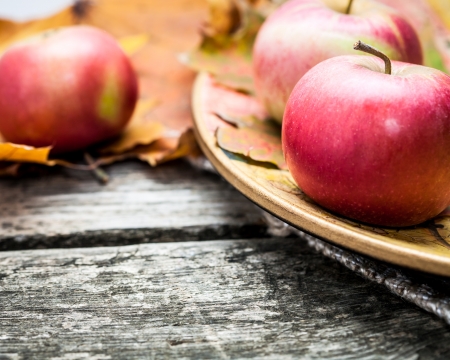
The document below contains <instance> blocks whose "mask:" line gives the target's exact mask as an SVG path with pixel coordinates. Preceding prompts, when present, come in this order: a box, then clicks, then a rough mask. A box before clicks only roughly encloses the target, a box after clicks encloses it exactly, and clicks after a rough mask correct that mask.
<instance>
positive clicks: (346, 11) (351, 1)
mask: <svg viewBox="0 0 450 360" xmlns="http://www.w3.org/2000/svg"><path fill="white" fill-rule="evenodd" d="M352 3H353V0H350V1H349V2H348V5H347V10H345V13H346V14H347V15H348V14H350V10H351V9H352Z"/></svg>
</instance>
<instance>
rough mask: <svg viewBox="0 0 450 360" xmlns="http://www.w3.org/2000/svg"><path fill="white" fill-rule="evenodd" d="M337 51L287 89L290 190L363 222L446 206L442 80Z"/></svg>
mask: <svg viewBox="0 0 450 360" xmlns="http://www.w3.org/2000/svg"><path fill="white" fill-rule="evenodd" d="M392 68H393V71H392V75H386V74H384V63H383V61H382V60H381V59H378V58H374V57H367V56H360V55H354V56H340V57H335V58H332V59H329V60H326V61H324V62H322V63H320V64H319V65H317V66H315V67H314V68H313V69H311V70H310V71H309V72H308V73H307V74H306V75H304V76H303V78H302V79H301V80H300V81H299V82H298V84H297V85H296V86H295V88H294V90H293V92H292V94H291V96H290V98H289V101H288V103H287V106H286V112H285V115H284V119H283V125H282V143H283V151H284V154H285V157H286V162H287V165H288V167H289V170H290V171H291V173H292V176H293V177H294V179H295V181H296V182H297V184H298V186H299V187H300V188H301V189H302V190H303V191H304V192H305V193H306V194H307V195H308V196H310V197H311V198H312V199H313V200H315V201H316V202H317V203H318V204H320V205H322V206H324V207H325V208H327V209H329V210H331V211H333V212H336V213H338V214H341V215H344V216H347V217H349V218H352V219H356V220H358V221H362V222H365V223H370V224H375V225H381V226H389V227H399V226H411V225H416V224H419V223H422V222H424V221H426V220H428V219H430V218H433V217H434V216H436V215H438V214H439V213H440V212H441V211H443V210H444V209H445V208H446V207H447V206H448V205H449V204H450V77H449V76H448V75H446V74H445V73H443V72H440V71H439V70H436V69H431V68H427V67H424V66H418V65H412V64H406V63H402V62H396V61H393V62H392Z"/></svg>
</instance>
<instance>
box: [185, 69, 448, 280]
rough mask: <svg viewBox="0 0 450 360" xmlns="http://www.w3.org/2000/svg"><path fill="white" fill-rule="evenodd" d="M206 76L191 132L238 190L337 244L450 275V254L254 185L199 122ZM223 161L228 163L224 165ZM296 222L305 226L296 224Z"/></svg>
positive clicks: (197, 93) (197, 92)
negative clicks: (331, 218)
mask: <svg viewBox="0 0 450 360" xmlns="http://www.w3.org/2000/svg"><path fill="white" fill-rule="evenodd" d="M209 76H211V75H210V74H209V73H207V72H200V73H198V74H197V76H196V78H195V81H194V85H193V91H192V98H191V104H192V113H193V121H194V134H195V137H196V139H197V142H198V144H199V146H200V148H201V150H202V151H203V153H204V154H205V155H206V157H207V158H208V160H209V161H211V163H212V164H213V165H214V167H215V168H216V170H217V171H218V172H219V173H220V175H221V176H223V177H224V178H225V179H226V180H227V181H228V182H229V183H230V184H231V185H232V186H233V187H235V188H236V189H237V190H238V191H239V192H240V193H242V194H243V195H244V196H246V197H247V198H249V199H250V200H251V201H252V202H254V203H255V204H256V205H258V206H259V207H261V208H262V209H264V210H266V211H268V212H269V213H271V214H272V215H274V216H276V217H278V218H280V219H281V220H282V221H285V222H287V223H289V224H290V225H292V226H293V227H295V228H298V229H299V230H302V231H305V232H307V233H310V234H312V235H313V236H317V237H319V238H321V239H323V240H325V241H327V242H330V243H332V244H335V245H337V246H341V247H344V248H347V249H350V250H352V251H356V252H358V253H360V254H363V255H367V256H369V257H373V258H375V259H377V260H381V261H386V262H389V263H391V264H394V265H400V266H404V267H407V268H410V269H414V270H420V271H424V272H427V273H431V274H435V275H440V276H447V277H448V276H450V257H445V256H441V255H437V254H432V253H427V252H423V251H419V250H417V249H413V248H408V247H405V246H400V245H397V244H393V243H389V242H386V241H383V240H381V239H377V237H375V236H368V235H366V234H362V233H357V232H356V231H354V230H351V229H348V228H345V227H343V226H340V225H339V224H334V223H332V222H327V221H326V220H325V219H322V218H319V217H315V216H313V215H311V214H308V213H306V212H303V211H302V210H301V209H300V208H298V207H295V206H292V205H290V204H289V203H288V201H286V200H284V199H275V195H274V194H273V193H271V192H270V191H269V190H267V189H266V188H264V187H259V188H258V187H257V185H258V184H256V183H255V182H254V181H252V179H251V178H250V177H249V176H248V175H247V174H245V173H244V172H242V171H241V170H240V169H238V167H237V166H236V165H235V164H233V161H232V160H231V159H229V158H228V157H227V156H226V154H225V153H224V152H223V150H222V149H220V148H219V147H218V146H217V145H216V143H215V141H213V139H214V140H215V138H214V137H212V136H211V135H210V132H209V130H208V129H207V128H206V125H205V124H206V123H205V121H202V119H203V113H202V111H201V108H202V105H201V104H202V103H201V89H202V87H201V85H202V83H203V82H205V80H206V79H207V78H208V77H209ZM225 164H228V166H226V165H225ZM294 218H295V219H294ZM296 220H297V221H296ZM298 220H301V221H298ZM300 222H301V223H302V224H305V226H303V225H299V223H300ZM355 234H357V236H355ZM330 235H331V238H330Z"/></svg>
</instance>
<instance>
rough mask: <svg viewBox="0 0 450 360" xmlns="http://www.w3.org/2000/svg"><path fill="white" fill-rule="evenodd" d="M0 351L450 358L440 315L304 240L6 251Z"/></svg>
mask: <svg viewBox="0 0 450 360" xmlns="http://www.w3.org/2000/svg"><path fill="white" fill-rule="evenodd" d="M0 269H1V270H0V349H1V350H0V353H1V354H2V355H0V358H1V359H26V358H34V359H83V358H88V357H89V358H95V359H112V358H114V359H130V358H156V359H162V358H196V359H206V358H208V359H210V358H224V359H226V358H268V359H291V358H299V357H302V358H349V359H377V358H385V359H393V358H402V359H418V358H419V357H420V359H432V358H433V359H435V358H449V356H450V331H449V327H448V326H446V325H445V323H444V322H442V321H440V320H438V319H437V318H436V317H434V316H432V315H430V314H428V313H425V312H424V311H422V310H420V309H419V308H417V307H415V306H413V305H410V304H408V303H405V302H404V301H402V300H401V299H400V298H398V297H395V296H392V295H391V294H389V293H388V292H387V291H386V290H385V289H384V288H383V287H381V286H378V285H377V284H374V283H371V282H368V281H366V280H363V279H361V278H359V277H357V276H356V275H355V274H354V273H352V272H351V271H349V270H347V269H345V268H344V267H342V266H340V265H338V264H337V263H335V262H333V261H331V260H328V259H326V258H324V257H323V256H321V255H318V254H316V253H314V252H312V251H311V250H310V249H309V248H308V247H307V246H306V245H305V243H304V242H302V241H300V240H298V239H265V240H239V241H238V240H229V241H211V242H209V241H207V242H187V243H186V242H185V243H165V244H144V245H137V246H127V247H120V248H119V247H117V248H114V247H111V248H90V249H70V250H63V249H61V250H33V251H20V252H16V251H12V252H3V253H0Z"/></svg>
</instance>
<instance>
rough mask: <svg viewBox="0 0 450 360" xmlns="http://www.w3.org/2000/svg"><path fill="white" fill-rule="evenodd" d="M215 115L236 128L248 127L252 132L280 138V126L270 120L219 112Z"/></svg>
mask: <svg viewBox="0 0 450 360" xmlns="http://www.w3.org/2000/svg"><path fill="white" fill-rule="evenodd" d="M216 115H217V116H218V117H219V118H221V119H222V120H224V121H226V122H227V123H229V124H232V125H234V126H237V127H238V128H244V127H249V128H252V130H255V131H258V132H262V133H266V134H269V135H273V136H278V137H280V134H281V129H280V125H279V124H278V123H276V122H275V121H273V120H270V119H265V120H261V119H258V118H257V117H256V116H252V115H247V116H234V115H229V114H226V113H221V112H217V113H216Z"/></svg>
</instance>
